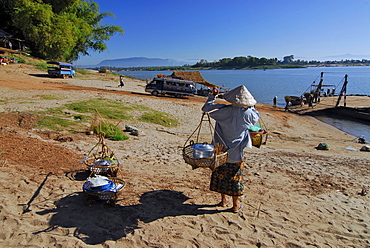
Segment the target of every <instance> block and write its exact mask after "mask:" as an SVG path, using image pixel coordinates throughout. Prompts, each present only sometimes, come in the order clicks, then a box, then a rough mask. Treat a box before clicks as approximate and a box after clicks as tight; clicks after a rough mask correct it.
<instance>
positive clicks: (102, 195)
mask: <svg viewBox="0 0 370 248" xmlns="http://www.w3.org/2000/svg"><path fill="white" fill-rule="evenodd" d="M109 179H110V180H112V181H113V182H114V184H122V185H123V187H122V188H120V189H119V190H118V191H117V192H112V191H102V192H99V193H92V192H89V191H87V190H86V189H85V188H83V193H84V197H85V201H86V203H91V201H93V200H102V201H108V203H110V204H111V205H115V203H116V200H117V198H118V195H119V194H120V192H121V190H122V189H123V188H124V187H125V186H126V184H125V181H124V180H122V179H119V178H116V177H115V178H109Z"/></svg>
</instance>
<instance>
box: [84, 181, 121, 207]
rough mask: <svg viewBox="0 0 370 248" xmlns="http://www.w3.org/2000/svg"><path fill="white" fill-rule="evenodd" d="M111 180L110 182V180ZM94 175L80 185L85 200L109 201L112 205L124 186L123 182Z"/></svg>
mask: <svg viewBox="0 0 370 248" xmlns="http://www.w3.org/2000/svg"><path fill="white" fill-rule="evenodd" d="M111 179H112V180H111ZM111 179H109V178H108V177H105V176H101V175H96V176H94V177H89V178H88V180H87V181H86V182H85V183H84V184H83V185H82V189H83V192H84V195H85V199H86V200H89V199H93V198H95V199H98V200H105V201H110V202H111V203H112V204H114V203H115V201H116V199H117V194H118V192H119V191H120V190H121V189H122V188H123V187H124V186H125V184H124V181H123V180H120V179H117V178H111Z"/></svg>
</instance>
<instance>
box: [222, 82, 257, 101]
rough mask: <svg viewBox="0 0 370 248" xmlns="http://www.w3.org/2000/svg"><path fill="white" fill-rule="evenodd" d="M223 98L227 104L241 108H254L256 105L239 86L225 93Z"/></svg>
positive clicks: (250, 96) (242, 86)
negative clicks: (241, 106)
mask: <svg viewBox="0 0 370 248" xmlns="http://www.w3.org/2000/svg"><path fill="white" fill-rule="evenodd" d="M223 98H224V99H225V100H226V101H228V102H231V103H234V104H237V105H243V106H254V105H256V103H257V101H256V100H255V99H254V97H253V96H252V94H251V93H250V92H249V91H248V89H247V88H246V87H245V86H244V85H240V86H238V87H236V88H235V89H232V90H230V91H229V92H227V93H225V94H224V95H223Z"/></svg>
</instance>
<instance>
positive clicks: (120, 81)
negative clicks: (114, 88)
mask: <svg viewBox="0 0 370 248" xmlns="http://www.w3.org/2000/svg"><path fill="white" fill-rule="evenodd" d="M123 86H125V84H124V82H123V76H122V75H120V76H119V85H118V87H123Z"/></svg>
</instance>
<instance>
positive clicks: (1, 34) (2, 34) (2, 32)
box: [0, 29, 12, 38]
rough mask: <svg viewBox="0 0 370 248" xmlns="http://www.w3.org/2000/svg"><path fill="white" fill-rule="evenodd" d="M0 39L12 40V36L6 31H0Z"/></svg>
mask: <svg viewBox="0 0 370 248" xmlns="http://www.w3.org/2000/svg"><path fill="white" fill-rule="evenodd" d="M0 37H7V38H10V37H12V35H11V34H9V33H7V32H5V31H4V30H1V29H0Z"/></svg>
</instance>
